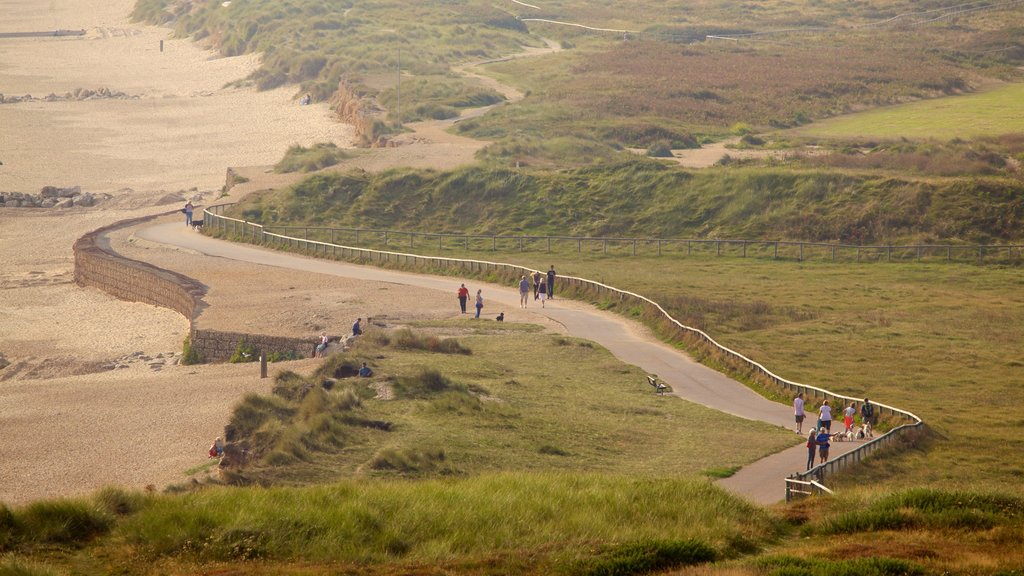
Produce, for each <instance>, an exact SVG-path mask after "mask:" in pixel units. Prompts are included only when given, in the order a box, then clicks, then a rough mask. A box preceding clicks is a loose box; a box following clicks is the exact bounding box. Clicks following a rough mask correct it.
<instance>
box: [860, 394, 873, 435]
mask: <svg viewBox="0 0 1024 576" xmlns="http://www.w3.org/2000/svg"><path fill="white" fill-rule="evenodd" d="M860 418H861V420H863V421H864V424H871V427H872V428H874V426H875V405H874V404H872V403H871V400H868V399H867V398H865V399H864V403H863V404H861V406H860Z"/></svg>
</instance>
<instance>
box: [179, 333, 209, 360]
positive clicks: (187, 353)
mask: <svg viewBox="0 0 1024 576" xmlns="http://www.w3.org/2000/svg"><path fill="white" fill-rule="evenodd" d="M180 362H181V364H182V365H184V366H191V365H192V364H202V363H203V362H204V359H203V355H202V354H200V353H199V352H198V351H197V350H195V349H194V348H192V337H191V336H185V343H184V344H183V346H182V352H181V361H180Z"/></svg>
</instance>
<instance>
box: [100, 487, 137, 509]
mask: <svg viewBox="0 0 1024 576" xmlns="http://www.w3.org/2000/svg"><path fill="white" fill-rule="evenodd" d="M93 499H94V500H95V501H96V504H98V505H99V507H100V508H101V509H102V510H105V511H106V512H107V513H108V514H113V515H115V516H127V515H129V514H134V513H135V512H138V511H139V510H141V509H142V507H143V506H145V504H146V500H147V496H146V495H145V494H143V493H141V492H131V491H128V490H125V489H124V488H118V487H115V486H108V487H106V488H103V489H102V490H100V491H99V492H97V493H96V496H94V497H93Z"/></svg>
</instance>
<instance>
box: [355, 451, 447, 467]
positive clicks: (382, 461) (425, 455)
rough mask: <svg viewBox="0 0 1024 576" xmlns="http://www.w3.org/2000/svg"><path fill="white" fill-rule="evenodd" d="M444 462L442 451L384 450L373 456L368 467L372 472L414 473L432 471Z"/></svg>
mask: <svg viewBox="0 0 1024 576" xmlns="http://www.w3.org/2000/svg"><path fill="white" fill-rule="evenodd" d="M444 461H445V454H444V450H410V449H398V448H384V449H382V450H379V451H378V452H377V453H376V454H374V456H373V458H371V459H370V462H369V465H370V468H373V469H374V470H392V471H395V472H401V473H414V472H426V471H430V470H434V469H435V468H436V467H437V466H439V465H441V464H442V463H443V462H444Z"/></svg>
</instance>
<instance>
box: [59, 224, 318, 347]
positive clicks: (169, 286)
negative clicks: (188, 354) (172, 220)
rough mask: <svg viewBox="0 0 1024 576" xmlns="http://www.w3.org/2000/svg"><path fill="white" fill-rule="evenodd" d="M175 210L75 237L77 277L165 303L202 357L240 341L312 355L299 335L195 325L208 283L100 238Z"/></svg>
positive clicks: (122, 295)
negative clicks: (181, 320) (135, 257)
mask: <svg viewBox="0 0 1024 576" xmlns="http://www.w3.org/2000/svg"><path fill="white" fill-rule="evenodd" d="M177 212H178V211H177V210H174V211H172V212H167V213H164V214H156V215H154V216H144V217H141V218H132V219H130V220H123V221H121V222H117V223H115V224H111V225H109V226H104V227H103V228H99V229H97V230H93V231H92V232H89V233H88V234H86V235H85V236H82V237H81V238H79V239H78V240H77V241H76V242H75V244H74V247H73V248H72V250H73V251H74V254H75V282H76V283H77V284H78V285H79V286H91V287H94V288H99V289H100V290H103V291H104V292H106V293H108V294H110V295H112V296H114V297H115V298H119V299H121V300H126V301H128V302H143V303H145V304H151V305H153V306H160V307H163V308H169V309H171V310H174V311H175V312H177V313H179V314H181V315H182V316H184V317H185V319H186V320H188V322H189V339H190V341H191V347H192V350H194V351H195V352H197V353H198V354H199V356H200V357H201V358H203V360H204V361H206V362H225V361H227V360H228V359H229V358H230V357H231V355H232V354H234V352H235V349H236V348H237V347H238V343H239V342H240V341H241V340H245V341H246V342H249V343H251V344H253V345H254V346H255V347H256V348H257V349H260V350H263V351H265V352H266V353H267V354H272V353H274V352H278V353H283V354H287V353H292V354H295V355H297V356H301V357H303V358H308V357H309V356H311V355H312V352H313V346H314V345H315V342H313V341H312V340H310V341H305V340H302V339H299V338H286V337H279V336H267V335H261V334H243V333H240V332H222V331H219V330H199V329H197V328H196V326H195V321H196V317H197V316H198V315H199V313H200V312H201V311H202V309H203V308H204V307H205V305H206V304H205V303H204V302H203V300H202V298H203V296H204V295H205V294H206V288H205V287H204V286H203V285H202V284H201V283H199V282H197V281H196V280H193V279H192V278H189V277H188V276H185V275H183V274H179V273H177V272H172V271H170V270H164V269H163V268H158V267H156V266H153V265H152V264H148V263H146V262H140V261H138V260H132V259H131V258H125V257H124V256H121V255H119V254H116V253H114V252H112V251H110V250H108V249H105V248H103V247H102V244H101V242H100V239H101V238H103V237H104V235H106V234H107V233H109V232H111V231H113V230H117V229H120V228H125V227H127V226H134V225H137V224H140V223H142V222H147V221H149V220H153V219H155V218H159V217H161V216H166V215H168V214H176V213H177Z"/></svg>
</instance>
